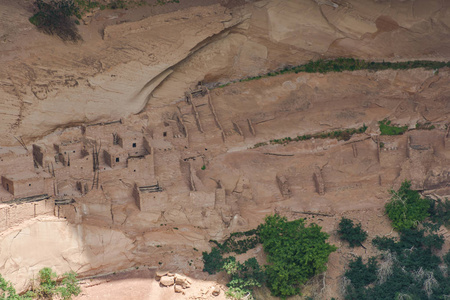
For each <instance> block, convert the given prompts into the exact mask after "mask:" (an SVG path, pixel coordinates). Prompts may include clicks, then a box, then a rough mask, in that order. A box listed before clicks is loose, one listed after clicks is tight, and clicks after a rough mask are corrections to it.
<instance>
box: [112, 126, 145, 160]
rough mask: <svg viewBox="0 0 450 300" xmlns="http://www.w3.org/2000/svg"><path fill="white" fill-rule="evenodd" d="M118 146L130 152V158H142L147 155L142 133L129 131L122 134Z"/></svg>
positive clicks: (119, 135)
mask: <svg viewBox="0 0 450 300" xmlns="http://www.w3.org/2000/svg"><path fill="white" fill-rule="evenodd" d="M117 144H118V145H119V146H120V147H122V148H123V149H124V150H126V151H128V155H129V156H142V155H145V154H147V151H146V149H145V147H144V136H143V134H142V133H139V132H129V131H127V132H123V133H120V134H118V137H117Z"/></svg>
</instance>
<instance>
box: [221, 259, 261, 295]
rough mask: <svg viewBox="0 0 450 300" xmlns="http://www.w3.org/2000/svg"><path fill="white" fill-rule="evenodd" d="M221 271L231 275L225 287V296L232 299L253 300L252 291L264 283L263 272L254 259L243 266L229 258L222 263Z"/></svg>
mask: <svg viewBox="0 0 450 300" xmlns="http://www.w3.org/2000/svg"><path fill="white" fill-rule="evenodd" d="M223 269H224V270H225V271H226V272H227V274H229V275H231V279H230V282H229V283H228V284H227V286H228V287H229V288H230V289H229V290H228V291H227V296H228V297H230V298H232V299H242V298H244V297H246V299H253V297H252V290H253V288H255V287H261V286H262V284H263V283H264V279H265V275H264V270H263V269H262V268H261V267H260V265H259V264H258V261H257V260H256V258H254V257H253V258H250V259H248V260H247V261H245V262H244V263H243V264H241V263H240V262H237V261H236V259H235V258H234V257H230V258H229V259H227V261H226V262H225V263H224V266H223Z"/></svg>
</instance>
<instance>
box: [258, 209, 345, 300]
mask: <svg viewBox="0 0 450 300" xmlns="http://www.w3.org/2000/svg"><path fill="white" fill-rule="evenodd" d="M321 229H322V228H321V227H320V226H318V225H317V224H310V225H309V226H308V227H305V222H304V220H303V219H299V220H295V221H292V222H288V221H287V219H286V218H285V217H280V216H279V215H274V216H268V217H266V220H265V223H264V224H262V225H260V227H259V231H260V236H261V240H262V243H263V247H264V251H265V252H266V254H267V260H268V262H269V263H270V264H269V265H267V266H266V276H267V286H268V287H269V289H270V291H271V292H272V294H273V295H274V296H278V297H282V298H286V297H289V296H293V295H296V294H299V293H300V290H301V286H302V285H303V284H305V283H306V282H307V281H308V279H310V278H311V277H312V276H314V275H317V274H319V273H322V272H324V271H325V270H326V269H327V267H326V263H327V262H328V256H329V255H330V254H331V253H332V252H334V251H336V249H337V248H336V247H335V246H333V245H330V244H328V243H327V242H326V240H327V239H328V237H329V235H328V234H327V233H325V232H322V231H321Z"/></svg>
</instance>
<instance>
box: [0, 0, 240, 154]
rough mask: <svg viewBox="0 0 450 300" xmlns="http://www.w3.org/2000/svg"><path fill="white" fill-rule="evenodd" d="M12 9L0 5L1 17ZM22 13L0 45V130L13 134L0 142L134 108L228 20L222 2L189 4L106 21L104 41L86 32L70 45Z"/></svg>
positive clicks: (120, 114)
mask: <svg viewBox="0 0 450 300" xmlns="http://www.w3.org/2000/svg"><path fill="white" fill-rule="evenodd" d="M14 8H16V9H17V7H13V8H11V7H10V6H9V5H8V4H2V5H1V6H0V10H1V11H2V12H3V13H4V14H7V13H8V12H9V13H14ZM21 12H22V14H23V15H20V16H18V14H17V13H15V15H16V17H18V22H19V23H20V26H21V27H22V30H23V31H20V32H15V33H16V36H11V35H9V36H8V33H9V32H8V28H6V31H7V32H6V33H5V36H6V38H8V40H11V42H9V43H6V44H3V45H2V46H1V47H2V57H1V61H2V66H3V67H2V70H3V71H2V73H1V75H0V99H1V100H0V105H1V107H2V110H1V114H2V121H1V122H0V123H1V125H0V130H1V131H2V132H8V133H11V135H9V136H8V135H2V137H1V139H0V144H2V145H5V144H9V143H11V142H12V141H13V140H14V139H13V137H12V135H16V136H19V135H20V136H23V138H24V139H27V138H28V139H30V138H34V137H36V136H40V135H42V134H45V133H49V132H50V131H52V130H53V129H54V128H56V127H59V126H68V125H73V124H80V123H83V122H89V121H100V120H117V119H120V118H121V117H124V116H127V115H129V114H131V113H137V112H139V111H140V110H141V109H142V108H143V107H144V105H145V103H146V100H147V98H148V96H149V94H150V93H151V91H152V90H153V89H154V88H155V87H156V86H157V85H158V84H159V83H160V82H161V81H162V80H163V79H164V78H165V77H166V76H167V75H168V74H170V72H171V69H170V68H171V67H172V66H173V65H175V64H176V63H178V62H180V61H181V60H183V59H184V58H186V57H187V56H189V55H190V54H191V53H192V52H193V51H194V48H195V47H196V46H197V45H198V44H199V43H201V42H202V41H204V40H205V39H207V38H209V37H211V36H213V35H215V34H217V33H220V32H221V31H223V30H224V29H225V28H226V27H227V25H225V23H224V22H225V21H229V20H230V19H231V16H230V13H229V12H228V11H227V10H226V9H225V8H224V7H222V6H220V5H213V6H208V7H197V8H190V9H187V10H182V11H177V12H173V13H169V14H163V15H158V16H153V17H151V18H146V19H143V20H141V21H138V22H133V23H124V24H119V25H112V26H108V27H106V28H105V29H104V31H103V39H100V38H99V37H100V34H99V33H97V32H94V33H92V32H89V31H87V32H85V33H84V36H86V37H85V38H86V41H85V42H83V43H80V44H76V45H73V44H64V43H63V42H62V41H59V40H57V39H56V38H55V37H49V36H45V35H43V34H41V33H39V32H37V31H36V30H35V28H33V25H31V24H30V23H29V22H28V20H27V19H26V18H25V15H26V13H27V12H26V11H24V10H22V11H21ZM8 21H12V20H10V19H6V20H5V21H4V22H5V23H7V22H8ZM27 23H28V24H27ZM228 25H230V26H231V25H232V23H228ZM11 30H12V29H11ZM88 34H95V35H96V36H97V37H96V38H95V37H94V38H92V37H90V36H89V35H88ZM15 38H18V40H17V41H14V40H13V39H15Z"/></svg>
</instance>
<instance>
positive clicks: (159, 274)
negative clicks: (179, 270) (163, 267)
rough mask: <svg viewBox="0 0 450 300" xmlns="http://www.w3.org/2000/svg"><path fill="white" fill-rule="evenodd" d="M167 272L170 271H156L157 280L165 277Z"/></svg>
mask: <svg viewBox="0 0 450 300" xmlns="http://www.w3.org/2000/svg"><path fill="white" fill-rule="evenodd" d="M167 274H168V271H160V270H158V271H156V276H155V279H156V281H159V280H160V279H161V277H163V276H165V275H167Z"/></svg>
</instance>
